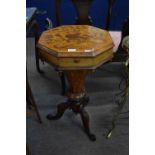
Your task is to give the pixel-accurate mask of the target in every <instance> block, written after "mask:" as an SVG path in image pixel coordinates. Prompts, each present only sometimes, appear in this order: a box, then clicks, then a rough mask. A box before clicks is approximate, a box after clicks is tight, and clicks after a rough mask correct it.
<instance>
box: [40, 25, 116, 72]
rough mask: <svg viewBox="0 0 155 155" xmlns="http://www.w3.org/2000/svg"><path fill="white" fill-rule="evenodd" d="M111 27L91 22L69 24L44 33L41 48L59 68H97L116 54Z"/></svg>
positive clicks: (47, 57) (45, 56)
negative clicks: (91, 23) (107, 29)
mask: <svg viewBox="0 0 155 155" xmlns="http://www.w3.org/2000/svg"><path fill="white" fill-rule="evenodd" d="M113 46H114V45H113V42H112V39H111V37H110V35H109V33H108V31H105V30H102V29H99V28H96V27H93V26H87V25H66V26H60V27H57V28H54V29H50V30H47V31H45V32H43V33H42V35H41V37H40V39H39V42H38V48H39V51H40V56H41V58H42V59H43V60H45V61H47V62H49V63H52V64H53V65H55V66H56V67H57V68H58V69H62V70H65V69H95V68H97V67H98V66H99V65H101V64H102V63H104V62H106V61H108V60H110V59H111V58H112V56H113V52H112V48H113Z"/></svg>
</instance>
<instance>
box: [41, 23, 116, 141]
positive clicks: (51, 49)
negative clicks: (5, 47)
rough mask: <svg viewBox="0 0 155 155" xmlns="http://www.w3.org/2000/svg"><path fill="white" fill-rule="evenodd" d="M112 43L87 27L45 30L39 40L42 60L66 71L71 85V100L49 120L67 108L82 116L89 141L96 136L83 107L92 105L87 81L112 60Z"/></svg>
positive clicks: (106, 37)
mask: <svg viewBox="0 0 155 155" xmlns="http://www.w3.org/2000/svg"><path fill="white" fill-rule="evenodd" d="M113 46H114V45H113V42H112V39H111V37H110V35H109V33H108V31H105V30H102V29H99V28H96V27H93V26H87V25H66V26H59V27H56V28H53V29H50V30H47V31H44V32H43V33H42V34H41V36H40V39H39V41H38V49H39V55H40V58H41V59H42V60H43V61H46V62H48V63H50V64H52V65H53V66H54V67H55V68H57V69H58V70H61V71H63V72H64V74H65V76H66V78H67V80H68V83H69V92H68V100H67V101H66V102H64V103H60V104H58V107H57V114H56V115H55V116H54V115H52V114H49V115H47V118H48V119H49V120H57V119H59V118H61V116H62V115H63V114H64V112H65V110H66V109H72V111H73V112H74V113H76V114H78V113H79V114H80V116H81V119H82V122H83V125H84V129H85V132H86V134H87V135H88V137H89V138H90V140H92V141H95V140H96V137H95V135H94V134H92V133H91V131H90V127H89V115H88V113H87V112H86V111H85V109H84V107H85V106H86V105H87V104H88V102H89V97H88V96H87V94H86V90H85V78H86V74H87V73H88V72H89V71H92V70H95V69H96V68H97V67H99V66H100V65H102V64H103V63H105V62H107V61H109V60H111V59H112V57H113V52H112V49H113Z"/></svg>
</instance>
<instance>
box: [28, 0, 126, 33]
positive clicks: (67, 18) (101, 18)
mask: <svg viewBox="0 0 155 155" xmlns="http://www.w3.org/2000/svg"><path fill="white" fill-rule="evenodd" d="M26 6H27V7H37V8H38V9H39V10H41V11H44V10H46V11H47V14H44V15H37V17H36V18H37V20H38V22H39V25H40V28H41V30H42V31H43V30H44V26H45V25H44V24H45V18H46V17H49V18H50V19H51V20H52V22H53V25H54V26H55V11H54V0H27V1H26ZM61 8H62V24H73V23H74V19H75V16H76V13H75V10H74V6H73V5H72V2H71V0H62V7H61ZM107 9H108V0H94V2H93V4H92V6H91V9H90V16H91V17H92V20H93V25H94V26H96V27H100V28H105V22H106V16H107ZM128 16H129V0H116V1H115V3H114V5H113V13H112V20H111V24H110V30H121V27H122V22H123V21H124V20H125V19H126V18H127V17H128Z"/></svg>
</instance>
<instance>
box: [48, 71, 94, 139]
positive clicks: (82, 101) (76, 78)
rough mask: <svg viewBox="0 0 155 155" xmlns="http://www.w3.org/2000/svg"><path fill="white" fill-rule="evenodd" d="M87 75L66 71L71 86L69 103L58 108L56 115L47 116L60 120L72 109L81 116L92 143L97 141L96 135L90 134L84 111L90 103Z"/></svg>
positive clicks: (87, 118) (50, 118) (80, 72)
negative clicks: (66, 111)
mask: <svg viewBox="0 0 155 155" xmlns="http://www.w3.org/2000/svg"><path fill="white" fill-rule="evenodd" d="M86 73H87V71H86V70H75V71H73V70H72V71H64V74H65V75H66V78H67V80H68V84H69V93H68V101H67V102H64V103H60V104H59V105H58V106H57V113H56V115H55V116H53V115H52V114H49V115H47V119H49V120H57V119H60V118H61V117H62V116H63V114H64V112H65V110H66V109H71V110H72V111H73V112H74V113H76V114H80V116H81V119H82V122H83V126H84V129H85V132H86V134H87V135H88V137H89V139H90V140H91V141H95V140H96V137H95V135H94V134H92V133H91V132H90V127H89V115H88V113H87V112H86V111H85V109H84V107H85V106H86V105H87V104H88V102H89V98H88V97H87V96H86V92H85V77H86Z"/></svg>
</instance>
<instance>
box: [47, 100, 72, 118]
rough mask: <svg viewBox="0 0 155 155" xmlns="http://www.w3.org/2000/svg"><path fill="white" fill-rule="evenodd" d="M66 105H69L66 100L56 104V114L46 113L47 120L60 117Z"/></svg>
mask: <svg viewBox="0 0 155 155" xmlns="http://www.w3.org/2000/svg"><path fill="white" fill-rule="evenodd" d="M68 107H69V105H68V104H67V103H66V102H64V103H60V104H58V106H57V113H56V115H54V116H53V115H52V114H48V115H47V119H48V120H58V119H60V118H61V117H62V116H63V114H64V112H65V110H66V109H67V108H68Z"/></svg>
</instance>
